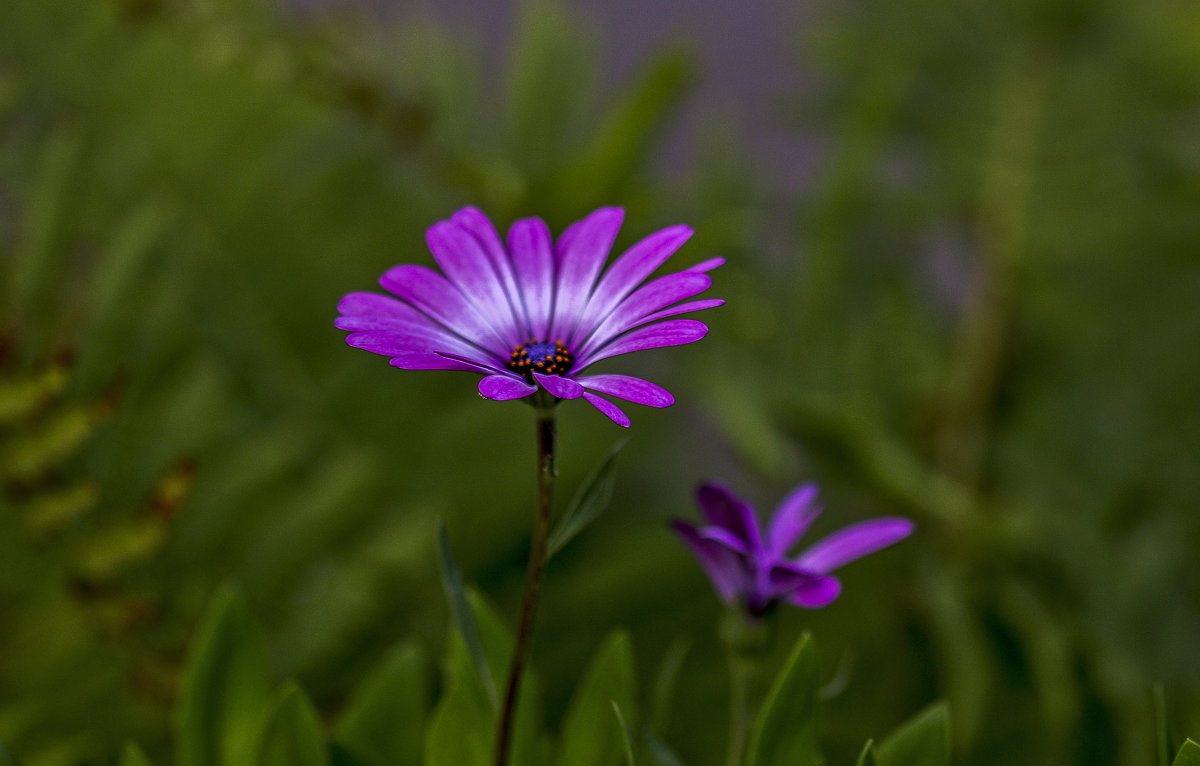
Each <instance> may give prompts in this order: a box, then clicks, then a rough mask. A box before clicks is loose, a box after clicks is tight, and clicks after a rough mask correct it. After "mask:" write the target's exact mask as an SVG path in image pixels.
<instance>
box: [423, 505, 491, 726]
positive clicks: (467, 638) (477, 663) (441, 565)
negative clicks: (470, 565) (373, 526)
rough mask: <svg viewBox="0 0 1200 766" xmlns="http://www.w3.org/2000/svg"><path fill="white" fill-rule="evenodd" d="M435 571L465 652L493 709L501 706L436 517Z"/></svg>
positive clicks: (442, 525)
mask: <svg viewBox="0 0 1200 766" xmlns="http://www.w3.org/2000/svg"><path fill="white" fill-rule="evenodd" d="M438 572H439V573H440V574H441V576H442V588H443V589H444V590H445V591H446V600H447V601H449V602H450V613H451V615H453V616H454V624H455V626H456V627H457V628H458V634H459V635H460V636H462V639H463V643H464V644H465V645H466V648H467V653H468V655H469V656H470V658H471V663H472V664H473V665H474V667H475V672H476V673H477V674H478V675H479V679H480V680H481V681H482V682H483V690H484V692H485V693H486V694H487V699H488V702H489V703H490V704H491V707H492V711H493V712H495V711H497V710H499V709H500V697H499V695H498V694H497V693H496V681H495V679H494V678H493V676H492V669H491V666H490V665H488V659H487V654H486V653H485V652H484V651H483V643H482V642H481V640H480V638H479V627H478V626H477V625H476V624H475V616H474V614H473V613H472V611H471V607H470V606H469V605H468V604H467V597H466V591H465V589H464V588H463V574H462V570H461V569H459V568H458V565H457V564H455V563H454V558H453V557H452V556H451V555H450V541H449V540H448V539H447V537H446V524H445V522H444V521H442V520H440V519H439V520H438Z"/></svg>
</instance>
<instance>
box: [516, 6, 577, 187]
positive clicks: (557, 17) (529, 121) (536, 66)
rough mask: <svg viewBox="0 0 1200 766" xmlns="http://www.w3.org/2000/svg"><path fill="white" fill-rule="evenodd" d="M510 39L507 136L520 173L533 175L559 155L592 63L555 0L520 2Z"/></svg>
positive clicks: (563, 9)
mask: <svg viewBox="0 0 1200 766" xmlns="http://www.w3.org/2000/svg"><path fill="white" fill-rule="evenodd" d="M514 37H515V42H514V45H513V48H512V55H513V58H512V61H511V64H510V66H511V68H510V76H511V81H510V85H509V91H508V93H509V98H508V103H509V105H510V106H511V107H512V113H511V117H510V119H511V125H512V134H511V135H512V141H513V147H514V149H515V150H516V155H517V156H518V157H519V158H520V159H521V162H522V165H523V166H524V168H523V169H525V170H536V169H538V168H540V167H542V166H544V165H545V164H546V163H547V162H549V161H552V159H553V158H554V156H555V155H556V154H558V152H559V150H561V149H562V140H563V137H564V136H565V135H566V134H567V130H566V128H567V127H568V126H569V125H570V123H571V122H572V121H573V119H574V117H575V116H576V115H578V114H579V111H580V107H581V106H582V103H583V101H582V99H581V98H580V95H581V94H583V93H587V92H589V89H588V87H587V82H588V81H589V80H591V79H592V71H591V70H592V68H593V66H594V64H593V57H592V56H591V55H590V54H591V51H590V50H589V48H590V46H589V45H587V44H586V43H587V40H586V38H585V37H584V36H583V34H582V33H581V30H580V29H579V27H578V26H577V25H575V24H574V23H573V21H572V19H571V18H570V17H569V16H568V13H567V5H566V4H565V3H562V2H557V1H556V0H522V2H521V3H520V4H519V11H518V17H517V23H516V33H515V35H514Z"/></svg>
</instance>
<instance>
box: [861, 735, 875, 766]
mask: <svg viewBox="0 0 1200 766" xmlns="http://www.w3.org/2000/svg"><path fill="white" fill-rule="evenodd" d="M857 766H878V764H877V763H876V761H875V743H874V742H873V741H872V740H869V739H868V740H867V744H865V745H863V749H862V752H861V753H859V755H858V763H857Z"/></svg>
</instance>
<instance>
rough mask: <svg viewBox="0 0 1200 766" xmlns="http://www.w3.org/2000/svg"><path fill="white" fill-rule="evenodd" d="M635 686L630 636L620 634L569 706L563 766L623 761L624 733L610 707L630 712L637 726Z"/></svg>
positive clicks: (603, 651)
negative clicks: (621, 758) (616, 706)
mask: <svg viewBox="0 0 1200 766" xmlns="http://www.w3.org/2000/svg"><path fill="white" fill-rule="evenodd" d="M635 683H636V682H635V676H634V667H633V648H632V645H631V644H630V640H629V636H628V634H626V633H624V632H622V631H617V632H615V633H613V634H612V635H610V636H609V637H608V638H607V639H606V640H605V641H604V643H603V644H601V645H600V648H599V649H597V650H596V654H595V656H594V657H593V658H592V661H591V664H590V665H589V666H588V669H587V671H586V672H585V673H584V675H583V679H582V680H581V681H580V682H579V685H578V686H577V687H576V689H575V694H574V696H573V697H572V698H571V704H570V705H569V706H568V707H567V714H566V716H565V717H564V719H563V730H562V748H561V750H560V752H559V756H558V763H559V764H560V765H561V766H611V765H612V764H613V763H616V762H617V761H618V760H620V757H621V751H622V747H623V746H622V733H621V731H620V725H619V722H618V721H617V720H616V719H615V718H614V717H613V714H612V709H611V708H612V705H613V703H614V702H615V703H616V704H617V705H618V706H619V707H620V708H621V710H623V711H628V713H629V717H630V719H631V720H633V721H634V725H635V726H636V721H637V715H636V704H637V702H636V690H635Z"/></svg>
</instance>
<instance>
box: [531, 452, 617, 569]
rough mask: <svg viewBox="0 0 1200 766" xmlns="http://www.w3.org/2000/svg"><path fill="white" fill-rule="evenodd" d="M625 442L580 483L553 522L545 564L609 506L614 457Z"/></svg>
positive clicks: (613, 476) (614, 470)
mask: <svg viewBox="0 0 1200 766" xmlns="http://www.w3.org/2000/svg"><path fill="white" fill-rule="evenodd" d="M628 441H629V440H628V439H622V440H621V441H619V442H617V443H616V445H615V446H613V448H612V450H611V451H610V452H609V453H608V457H606V458H605V459H604V462H603V463H601V464H600V467H599V468H597V469H596V470H595V471H594V472H593V473H592V475H591V476H589V477H588V479H587V481H585V482H584V483H583V486H582V487H580V489H579V491H578V492H576V493H575V497H574V498H573V499H572V500H571V504H570V505H568V506H567V510H566V511H564V512H563V514H562V516H560V517H559V519H558V521H557V522H555V524H554V528H553V529H552V530H550V539H549V540H548V541H547V543H546V558H547V560H549V559H550V558H551V557H553V556H554V554H555V553H558V551H560V550H561V549H562V547H563V546H564V545H566V544H567V543H568V542H570V541H571V538H573V537H575V535H577V534H579V533H580V532H582V531H583V529H584V527H586V526H587V525H588V524H591V523H592V522H593V521H595V520H596V517H598V516H599V515H600V514H601V513H602V512H603V511H604V509H605V508H607V507H608V504H609V503H611V502H612V496H613V483H614V480H615V473H616V470H617V455H619V454H620V452H621V449H622V448H623V447H624V446H625V444H626V443H627V442H628Z"/></svg>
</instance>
